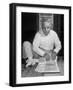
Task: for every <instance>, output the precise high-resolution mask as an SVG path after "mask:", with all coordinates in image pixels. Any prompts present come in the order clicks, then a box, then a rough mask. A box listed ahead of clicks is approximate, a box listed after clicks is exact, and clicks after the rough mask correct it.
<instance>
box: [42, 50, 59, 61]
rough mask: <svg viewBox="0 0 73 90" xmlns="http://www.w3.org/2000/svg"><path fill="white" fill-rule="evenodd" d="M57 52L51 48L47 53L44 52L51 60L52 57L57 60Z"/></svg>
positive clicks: (45, 56)
mask: <svg viewBox="0 0 73 90" xmlns="http://www.w3.org/2000/svg"><path fill="white" fill-rule="evenodd" d="M56 56H57V54H56V52H54V51H53V50H50V51H47V52H46V53H45V54H44V58H45V59H46V60H47V61H49V60H50V59H52V60H55V59H56Z"/></svg>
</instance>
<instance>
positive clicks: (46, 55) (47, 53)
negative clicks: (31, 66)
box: [44, 52, 50, 61]
mask: <svg viewBox="0 0 73 90" xmlns="http://www.w3.org/2000/svg"><path fill="white" fill-rule="evenodd" d="M44 58H45V59H46V60H47V61H49V60H50V54H49V52H46V53H45V54H44Z"/></svg>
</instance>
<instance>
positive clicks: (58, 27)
mask: <svg viewBox="0 0 73 90" xmlns="http://www.w3.org/2000/svg"><path fill="white" fill-rule="evenodd" d="M38 28H39V14H38V13H37V14H36V13H22V44H23V42H24V41H30V42H31V43H32V41H33V38H34V36H35V34H36V32H37V30H38ZM53 30H54V31H56V32H57V34H58V36H59V39H60V41H61V45H62V49H61V50H60V52H59V54H58V55H59V56H64V15H61V14H54V26H53Z"/></svg>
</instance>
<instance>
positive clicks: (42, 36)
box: [23, 21, 61, 67]
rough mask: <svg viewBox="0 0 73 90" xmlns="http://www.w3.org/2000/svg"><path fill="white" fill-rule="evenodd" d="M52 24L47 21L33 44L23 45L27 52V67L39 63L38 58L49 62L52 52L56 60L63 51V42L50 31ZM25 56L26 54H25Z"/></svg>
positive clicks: (26, 42)
mask: <svg viewBox="0 0 73 90" xmlns="http://www.w3.org/2000/svg"><path fill="white" fill-rule="evenodd" d="M50 27H51V23H50V22H49V21H45V22H44V24H43V25H42V29H41V30H39V31H38V32H37V33H36V35H35V37H34V40H33V44H32V45H31V44H30V42H28V41H25V42H24V43H23V51H25V54H26V55H25V56H26V58H27V57H28V60H27V65H26V67H28V66H29V65H33V64H35V63H36V62H38V61H37V58H40V57H44V58H46V60H49V58H50V57H49V52H52V56H53V58H52V59H54V58H55V57H56V55H57V54H58V52H59V51H60V49H61V42H60V40H59V38H58V36H57V33H56V32H55V31H53V30H51V29H50ZM23 54H24V53H23Z"/></svg>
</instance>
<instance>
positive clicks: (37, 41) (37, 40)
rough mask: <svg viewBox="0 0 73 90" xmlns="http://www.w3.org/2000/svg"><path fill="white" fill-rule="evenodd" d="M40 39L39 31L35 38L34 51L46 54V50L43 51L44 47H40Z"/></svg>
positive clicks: (41, 54) (42, 54)
mask: <svg viewBox="0 0 73 90" xmlns="http://www.w3.org/2000/svg"><path fill="white" fill-rule="evenodd" d="M40 40H41V37H40V34H39V33H37V34H36V35H35V38H34V40H33V51H34V52H36V53H37V54H39V55H40V56H44V54H45V51H43V50H42V49H40V48H39V46H40Z"/></svg>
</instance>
